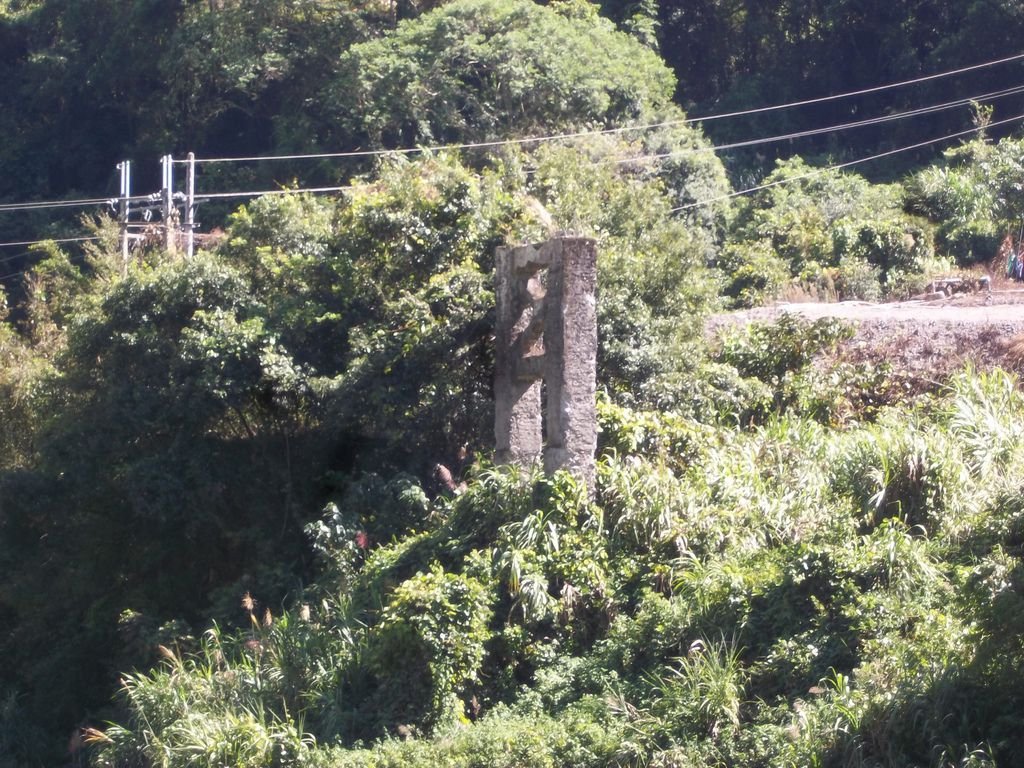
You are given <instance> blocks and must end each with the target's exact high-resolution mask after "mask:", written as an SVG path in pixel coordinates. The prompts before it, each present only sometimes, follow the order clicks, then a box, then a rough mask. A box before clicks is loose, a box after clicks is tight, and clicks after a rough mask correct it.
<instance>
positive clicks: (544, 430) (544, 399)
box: [540, 379, 548, 446]
mask: <svg viewBox="0 0 1024 768" xmlns="http://www.w3.org/2000/svg"><path fill="white" fill-rule="evenodd" d="M540 444H541V445H543V446H546V445H547V444H548V384H547V382H546V381H544V379H541V380H540Z"/></svg>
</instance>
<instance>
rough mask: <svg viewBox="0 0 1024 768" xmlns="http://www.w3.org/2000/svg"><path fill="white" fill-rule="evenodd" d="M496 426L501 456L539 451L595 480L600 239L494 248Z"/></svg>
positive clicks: (510, 458) (521, 459)
mask: <svg viewBox="0 0 1024 768" xmlns="http://www.w3.org/2000/svg"><path fill="white" fill-rule="evenodd" d="M495 271H496V286H495V293H496V300H497V328H496V331H495V342H496V350H495V364H496V365H495V381H494V399H495V414H494V433H495V438H496V439H497V453H496V460H497V462H498V463H499V464H507V463H513V464H518V465H522V466H527V465H531V464H533V463H535V462H537V461H538V460H539V459H540V458H541V456H542V455H543V461H544V471H545V472H548V473H552V472H554V471H556V470H558V469H567V470H569V471H570V472H572V473H573V474H574V475H576V477H578V478H579V479H581V480H582V481H583V482H584V483H585V484H586V486H587V488H588V489H589V490H590V492H591V493H592V492H593V488H594V472H595V464H594V462H595V458H594V457H595V453H596V451H597V408H596V404H595V392H596V387H597V300H596V294H595V292H596V288H597V249H596V246H595V243H594V241H593V240H589V239H584V238H558V239H555V240H549V241H547V242H545V243H540V244H537V245H525V246H519V247H513V248H498V250H497V252H496V254H495Z"/></svg>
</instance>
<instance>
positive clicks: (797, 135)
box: [614, 85, 1024, 164]
mask: <svg viewBox="0 0 1024 768" xmlns="http://www.w3.org/2000/svg"><path fill="white" fill-rule="evenodd" d="M1020 93H1024V85H1019V86H1015V87H1013V88H1005V89H1003V90H1002V91H993V92H991V93H985V94H981V95H979V96H972V97H967V98H963V99H957V100H956V101H949V102H946V103H945V104H935V105H933V106H929V107H919V108H917V109H911V110H907V111H906V112H895V113H893V114H891V115H881V116H879V117H871V118H866V119H864V120H858V121H856V122H852V123H840V124H838V125H831V126H827V127H825V128H811V129H808V130H806V131H795V132H793V133H785V134H781V135H778V136H765V137H763V138H760V139H750V140H747V141H737V142H733V143H731V144H716V145H709V146H706V147H692V148H688V149H680V150H675V151H672V152H661V153H658V154H654V155H639V156H635V157H624V158H618V159H616V160H615V161H614V162H615V163H617V164H626V163H633V162H640V161H644V160H664V159H668V158H673V157H681V156H685V155H693V154H703V153H707V152H714V153H718V152H724V151H726V150H730V149H740V148H743V147H755V146H758V145H761V144H772V143H775V142H780V141H791V140H793V139H802V138H806V137H808V136H818V135H821V134H825V133H838V132H839V131H845V130H850V129H852V128H863V127H865V126H869V125H878V124H881V123H888V122H893V121H895V120H903V119H905V118H908V117H919V116H921V115H930V114H933V113H935V112H942V111H945V110H948V109H955V108H957V107H962V106H966V105H968V104H970V103H971V102H976V101H981V100H991V99H999V98H1003V97H1005V96H1014V95H1017V94H1020ZM972 130H973V129H972Z"/></svg>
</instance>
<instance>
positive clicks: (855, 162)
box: [670, 115, 1024, 213]
mask: <svg viewBox="0 0 1024 768" xmlns="http://www.w3.org/2000/svg"><path fill="white" fill-rule="evenodd" d="M1017 120H1024V115H1017V116H1016V117H1008V118H1006V119H1005V120H997V121H995V122H993V123H989V124H988V125H986V126H984V127H979V128H969V129H968V130H966V131H958V132H957V133H950V134H948V135H946V136H940V137H939V138H937V139H929V140H928V141H921V142H918V143H917V144H911V145H909V146H906V147H900V148H899V149H890V150H888V151H886V152H879V153H878V154H876V155H871V156H869V157H862V158H859V159H857V160H849V161H847V162H845V163H837V164H835V165H828V166H825V167H823V168H815V169H814V170H812V171H809V172H808V173H802V174H799V175H797V176H789V177H787V178H785V179H779V180H777V181H770V182H768V183H767V184H759V185H757V186H756V187H750V188H748V189H741V190H738V191H736V192H730V193H729V194H726V195H719V196H718V197H713V198H710V199H708V200H701V201H699V202H696V203H688V204H687V205H680V206H678V207H676V208H671V209H670V212H672V213H674V212H677V211H687V210H690V209H692V208H699V207H701V206H704V205H711V204H712V203H717V202H721V201H723V200H729V199H731V198H734V197H741V196H742V195H748V194H750V193H752V192H760V191H761V190H762V189H769V188H771V187H777V186H779V185H781V184H789V183H790V182H792V181H801V180H802V179H809V178H813V177H814V176H819V175H821V174H823V173H827V172H828V171H836V170H840V169H842V168H849V167H850V166H853V165H859V164H861V163H867V162H870V161H871V160H878V159H879V158H882V157H889V156H890V155H896V154H899V153H900V152H909V151H910V150H913V149H920V148H921V147H927V146H929V145H931V144H938V143H939V142H941V141H948V140H949V139H955V138H958V137H960V136H966V135H968V134H971V133H977V132H978V131H982V130H985V129H987V128H992V127H994V126H997V125H1005V124H1006V123H1012V122H1015V121H1017Z"/></svg>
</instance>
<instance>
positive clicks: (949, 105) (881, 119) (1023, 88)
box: [196, 85, 1024, 201]
mask: <svg viewBox="0 0 1024 768" xmlns="http://www.w3.org/2000/svg"><path fill="white" fill-rule="evenodd" d="M1020 93H1024V85H1019V86H1014V87H1013V88H1004V89H1003V90H1000V91H991V92H989V93H984V94H978V95H976V96H969V97H965V98H962V99H957V100H955V101H949V102H945V103H941V104H933V105H930V106H927V107H919V108H917V109H912V110H907V111H905V112H897V113H894V114H891V115H881V116H878V117H872V118H867V119H865V120H859V121H856V122H851V123H840V124H838V125H831V126H827V127H824V128H813V129H809V130H806V131H797V132H793V133H786V134H781V135H778V136H766V137H762V138H759V139H750V140H747V141H739V142H734V143H731V144H721V145H717V146H714V145H712V146H707V147H696V148H689V149H682V150H676V151H674V152H663V153H659V154H652V155H637V156H632V157H625V158H616V159H614V160H611V161H607V162H613V163H615V164H628V163H637V162H643V161H647V160H662V159H667V158H672V157H680V156H685V155H691V154H702V153H707V152H714V153H718V152H722V151H726V150H730V149H738V148H743V147H752V146H757V145H761V144H770V143H774V142H779V141H789V140H793V139H799V138H806V137H808V136H816V135H820V134H823V133H836V132H839V131H844V130H850V129H853V128H861V127H864V126H869V125H878V124H882V123H887V122H892V121H895V120H903V119H906V118H909V117H918V116H921V115H927V114H932V113H935V112H940V111H943V110H947V109H955V108H957V107H962V106H966V105H968V104H970V103H971V102H976V101H981V100H989V99H998V98H1003V97H1005V96H1012V95H1017V94H1020ZM972 130H973V129H972ZM598 162H606V161H598ZM356 188H358V185H351V184H350V185H346V186H331V187H311V188H301V187H295V188H282V189H273V190H251V191H246V192H215V193H210V194H201V195H199V196H197V198H196V199H197V201H204V200H215V199H231V198H243V197H261V196H263V195H287V194H300V193H318V192H344V191H348V190H351V189H356Z"/></svg>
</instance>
